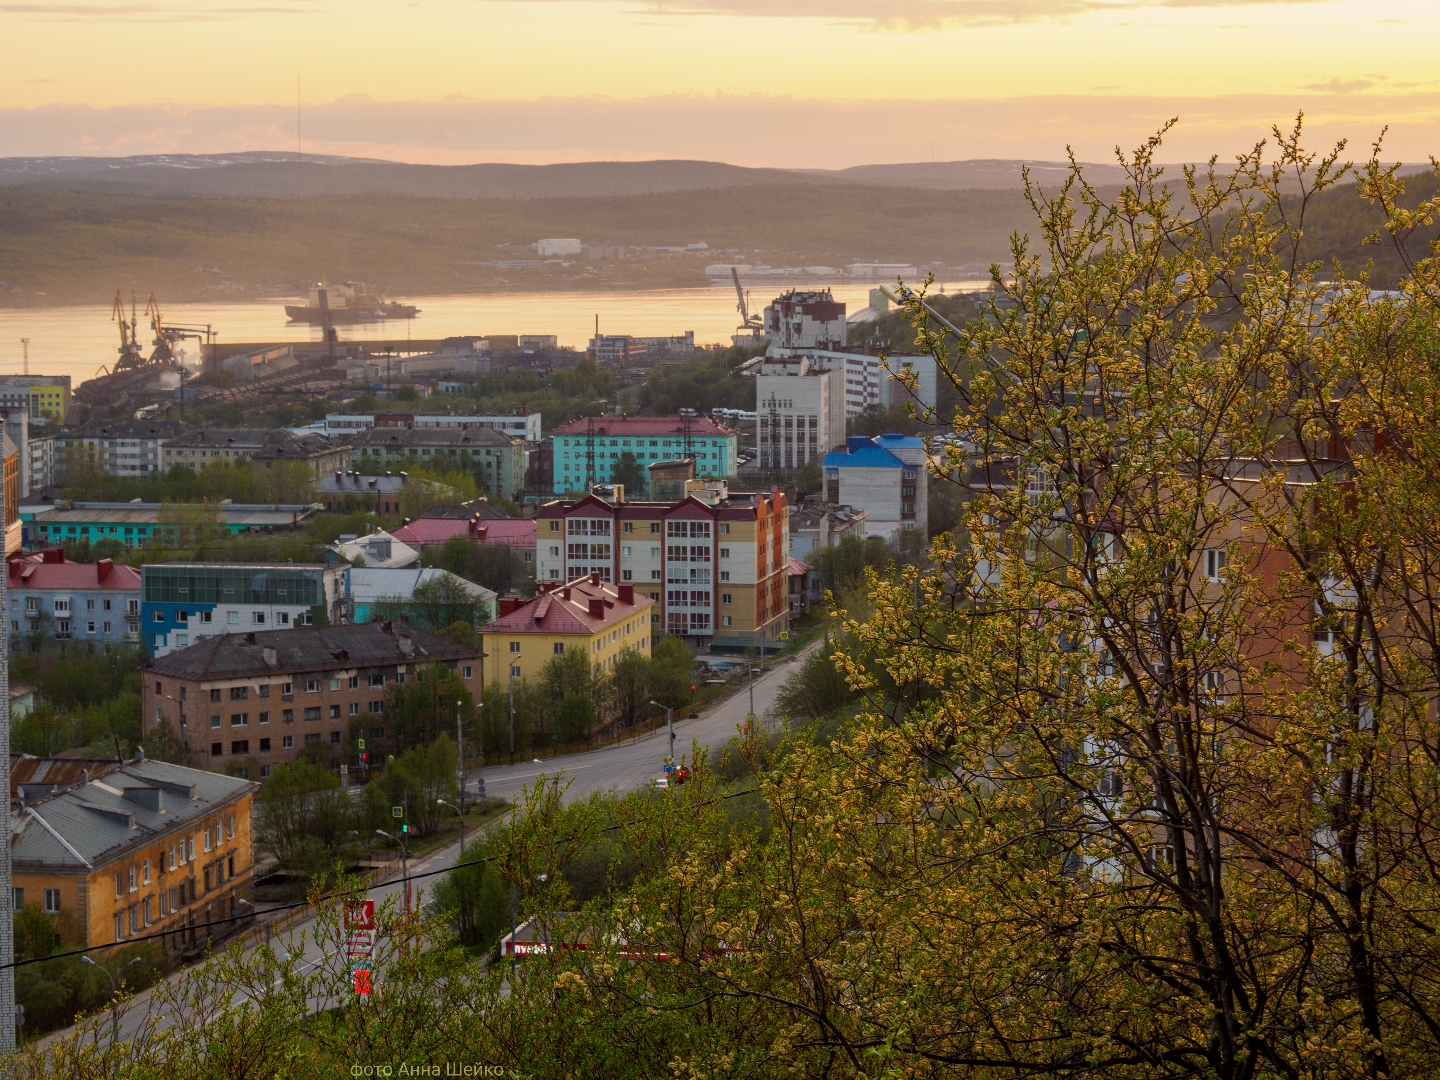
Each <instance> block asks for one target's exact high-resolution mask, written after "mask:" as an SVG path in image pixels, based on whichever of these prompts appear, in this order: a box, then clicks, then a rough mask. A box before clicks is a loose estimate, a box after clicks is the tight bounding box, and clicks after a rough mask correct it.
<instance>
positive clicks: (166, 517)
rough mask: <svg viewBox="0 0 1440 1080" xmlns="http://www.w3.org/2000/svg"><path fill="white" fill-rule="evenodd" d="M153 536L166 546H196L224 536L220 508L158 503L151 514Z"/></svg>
mask: <svg viewBox="0 0 1440 1080" xmlns="http://www.w3.org/2000/svg"><path fill="white" fill-rule="evenodd" d="M155 522H156V525H157V528H156V530H155V532H156V534H157V535H158V536H160V537H163V542H164V545H165V546H166V547H179V548H187V547H199V546H200V545H203V544H206V543H210V542H212V541H215V540H220V539H222V538H223V537H225V536H227V535H228V530H227V529H226V528H225V524H224V521H223V519H222V518H221V516H220V507H219V506H218V505H215V504H211V503H210V502H208V501H206V502H201V503H198V504H191V503H170V502H167V503H161V504H160V509H159V510H158V511H157V512H156V514H155Z"/></svg>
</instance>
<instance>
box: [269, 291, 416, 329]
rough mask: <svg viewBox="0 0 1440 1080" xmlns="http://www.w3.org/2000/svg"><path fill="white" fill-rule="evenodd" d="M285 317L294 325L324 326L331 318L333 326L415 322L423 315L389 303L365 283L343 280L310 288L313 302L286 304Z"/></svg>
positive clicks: (405, 305) (398, 304)
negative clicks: (389, 320) (310, 324)
mask: <svg viewBox="0 0 1440 1080" xmlns="http://www.w3.org/2000/svg"><path fill="white" fill-rule="evenodd" d="M285 314H286V316H287V317H288V318H289V319H290V321H291V322H303V323H314V324H315V325H317V326H323V325H324V324H325V321H326V319H327V317H328V318H329V321H330V322H331V323H332V324H338V323H361V322H382V321H383V320H385V319H411V318H414V317H415V316H416V315H419V314H420V309H419V308H417V307H415V305H413V304H400V303H396V302H395V301H394V300H386V299H385V297H384V296H382V295H381V294H380V293H379V292H378V291H371V289H370V288H369V287H368V286H367V285H366V284H365V283H364V282H363V281H342V282H339V283H338V284H335V285H327V284H325V283H324V282H321V283H320V284H318V285H312V286H310V301H309V303H307V304H303V305H302V304H286V305H285Z"/></svg>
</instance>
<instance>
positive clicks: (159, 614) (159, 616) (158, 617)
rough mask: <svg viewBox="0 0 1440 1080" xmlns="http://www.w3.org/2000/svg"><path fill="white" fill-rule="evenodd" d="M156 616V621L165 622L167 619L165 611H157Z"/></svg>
mask: <svg viewBox="0 0 1440 1080" xmlns="http://www.w3.org/2000/svg"><path fill="white" fill-rule="evenodd" d="M154 618H155V621H156V622H158V623H163V622H164V621H165V613H164V612H163V611H157V612H155V616H154Z"/></svg>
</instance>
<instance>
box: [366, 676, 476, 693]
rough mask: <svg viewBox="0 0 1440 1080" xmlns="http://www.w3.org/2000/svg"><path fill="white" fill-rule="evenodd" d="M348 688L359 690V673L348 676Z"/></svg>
mask: <svg viewBox="0 0 1440 1080" xmlns="http://www.w3.org/2000/svg"><path fill="white" fill-rule="evenodd" d="M466 677H467V678H468V677H469V676H466ZM350 689H351V690H359V689H360V676H359V675H351V676H350Z"/></svg>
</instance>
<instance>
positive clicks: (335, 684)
mask: <svg viewBox="0 0 1440 1080" xmlns="http://www.w3.org/2000/svg"><path fill="white" fill-rule="evenodd" d="M330 689H331V690H339V689H340V680H339V679H331V680H330Z"/></svg>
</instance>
